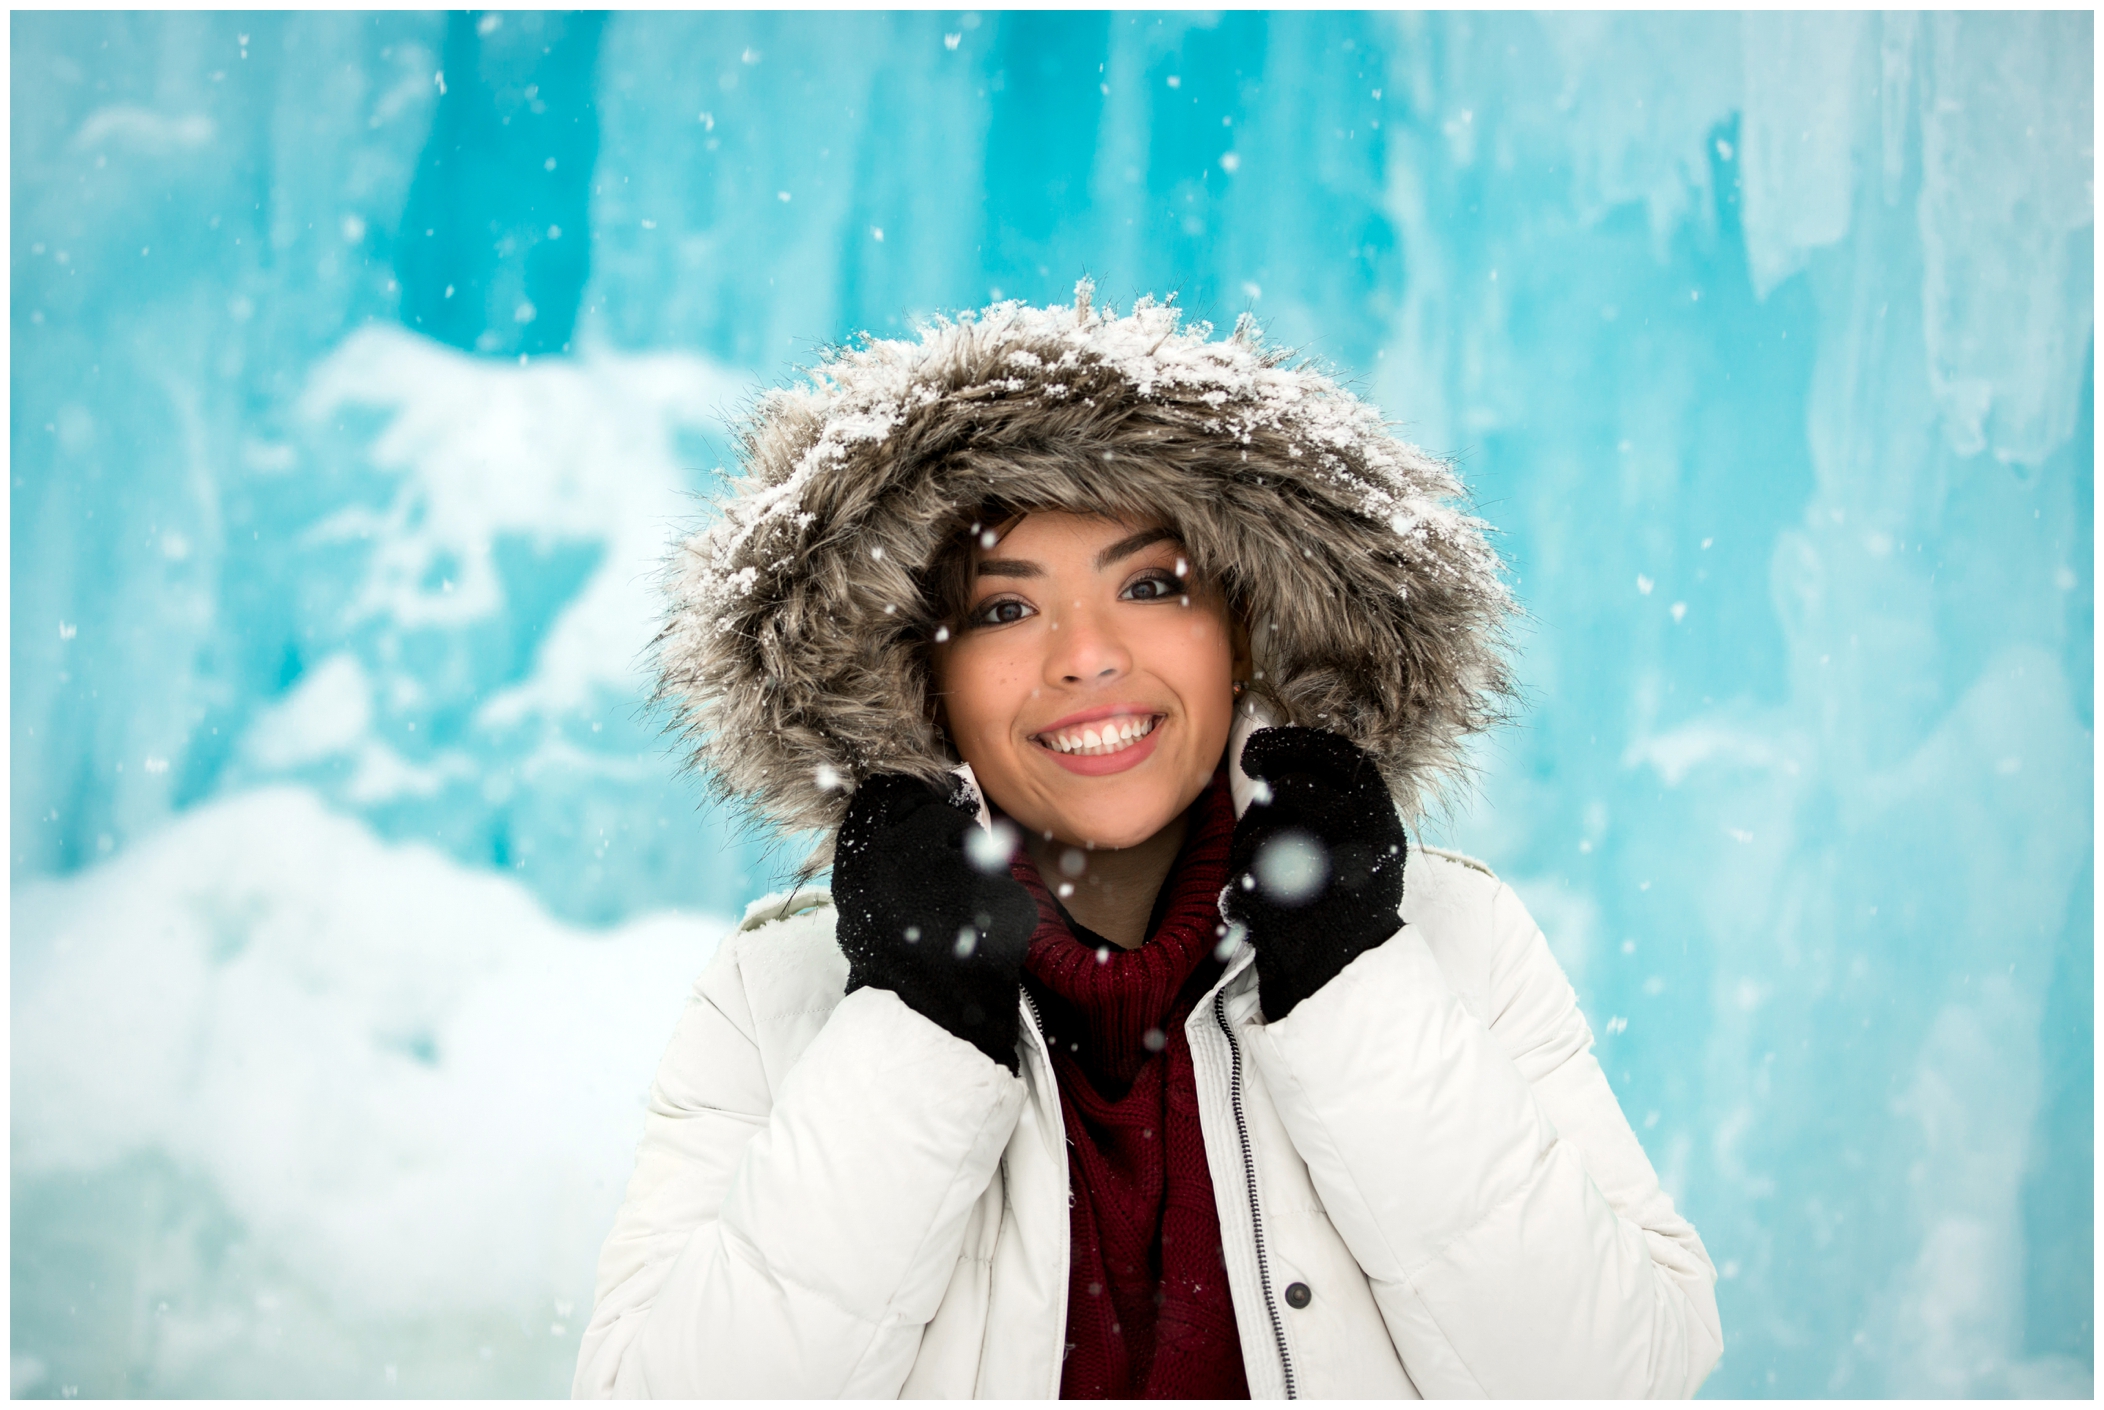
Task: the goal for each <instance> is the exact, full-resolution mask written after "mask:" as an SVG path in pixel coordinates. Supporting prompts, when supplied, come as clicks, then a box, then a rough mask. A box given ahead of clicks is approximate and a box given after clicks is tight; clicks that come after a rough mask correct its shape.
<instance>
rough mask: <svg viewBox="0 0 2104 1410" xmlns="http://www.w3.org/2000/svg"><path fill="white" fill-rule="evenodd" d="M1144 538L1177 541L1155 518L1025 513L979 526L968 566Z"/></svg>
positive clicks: (1148, 542) (1089, 549)
mask: <svg viewBox="0 0 2104 1410" xmlns="http://www.w3.org/2000/svg"><path fill="white" fill-rule="evenodd" d="M1142 536H1145V539H1146V544H1143V545H1135V546H1134V549H1133V551H1137V548H1138V547H1143V546H1148V545H1151V544H1153V543H1157V542H1170V543H1174V542H1176V541H1177V535H1176V531H1175V529H1174V528H1172V527H1171V526H1169V525H1168V524H1165V523H1163V522H1162V521H1161V520H1160V519H1155V518H1137V517H1135V518H1126V517H1114V516H1111V515H1106V514H1077V513H1074V512H1072V511H1070V510H1063V509H1048V510H1025V511H1023V512H1021V513H1018V514H1012V515H1010V516H1009V517H1008V518H1006V519H1004V520H1002V521H1001V522H1000V523H997V524H987V525H985V526H983V527H982V528H981V529H980V531H979V533H978V534H977V536H976V537H975V538H974V539H973V541H972V563H973V566H974V568H975V569H976V567H977V565H978V564H979V563H980V562H982V561H983V560H985V559H988V558H1011V557H1014V556H1016V555H1017V554H1020V553H1028V552H1031V551H1032V550H1036V549H1053V550H1057V549H1061V548H1067V549H1075V550H1080V551H1083V552H1093V551H1096V550H1099V549H1103V548H1108V547H1110V546H1111V545H1114V544H1118V543H1120V542H1121V541H1124V540H1129V539H1137V538H1140V537H1142Z"/></svg>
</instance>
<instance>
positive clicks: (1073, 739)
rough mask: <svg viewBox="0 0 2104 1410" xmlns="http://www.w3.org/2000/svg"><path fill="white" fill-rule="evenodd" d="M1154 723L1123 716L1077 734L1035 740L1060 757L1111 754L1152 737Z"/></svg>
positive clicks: (1051, 735) (1147, 718)
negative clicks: (1064, 755) (1062, 755)
mask: <svg viewBox="0 0 2104 1410" xmlns="http://www.w3.org/2000/svg"><path fill="white" fill-rule="evenodd" d="M1156 722H1157V720H1156V717H1155V716H1153V715H1148V716H1144V717H1141V718H1133V717H1131V716H1127V717H1125V718H1123V719H1119V720H1113V721H1109V722H1106V723H1104V724H1101V725H1090V726H1085V727H1083V728H1082V729H1081V730H1079V731H1072V730H1069V731H1066V732H1063V733H1060V734H1042V735H1039V736H1038V739H1039V741H1040V742H1041V743H1043V744H1044V745H1045V746H1046V747H1047V748H1049V749H1052V750H1055V751H1057V752H1058V753H1061V754H1113V753H1116V752H1117V751H1118V750H1120V749H1123V748H1124V747H1125V746H1127V745H1128V744H1131V743H1132V742H1133V741H1134V740H1136V739H1143V738H1145V737H1146V736H1147V735H1150V734H1152V733H1153V732H1154V726H1155V724H1156Z"/></svg>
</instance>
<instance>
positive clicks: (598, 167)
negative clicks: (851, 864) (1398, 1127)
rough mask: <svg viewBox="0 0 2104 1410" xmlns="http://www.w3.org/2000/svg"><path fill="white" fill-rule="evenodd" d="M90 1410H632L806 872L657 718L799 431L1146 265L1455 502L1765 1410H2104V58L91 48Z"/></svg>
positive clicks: (507, 46) (855, 33) (739, 18)
mask: <svg viewBox="0 0 2104 1410" xmlns="http://www.w3.org/2000/svg"><path fill="white" fill-rule="evenodd" d="M11 33H12V45H13V47H12V60H11V62H12V73H11V78H12V94H13V96H12V123H13V145H12V152H11V156H12V160H13V187H12V195H13V223H12V244H11V248H10V259H11V270H12V277H13V301H12V305H11V310H10V315H11V320H12V322H11V328H12V337H13V343H12V350H13V359H12V363H11V371H10V377H11V392H12V418H11V422H10V427H9V433H10V449H11V454H12V464H13V470H12V481H11V486H12V497H11V506H12V521H11V522H12V532H11V551H12V569H11V582H10V585H11V592H12V597H11V604H12V605H11V614H12V615H11V626H12V630H13V637H12V642H13V645H12V668H13V669H12V676H11V681H12V684H11V696H10V701H11V707H12V708H11V726H10V728H11V731H12V733H11V768H12V780H11V782H12V788H11V797H10V807H11V814H10V816H11V823H12V828H11V839H12V855H11V873H10V875H11V878H12V882H13V903H12V919H13V922H14V946H13V958H12V978H13V996H14V997H13V1008H12V1019H13V1031H14V1038H13V1071H14V1074H15V1075H14V1082H13V1094H12V1095H13V1126H12V1146H11V1153H12V1160H11V1168H12V1173H13V1241H12V1260H13V1261H12V1269H11V1276H12V1304H11V1306H12V1314H11V1316H12V1326H11V1332H12V1344H13V1366H12V1385H13V1387H14V1388H15V1389H16V1391H17V1392H18V1393H20V1394H27V1395H52V1396H56V1395H63V1394H67V1393H69V1392H74V1393H79V1394H85V1395H116V1394H214V1395H230V1394H373V1395H381V1394H392V1393H403V1394H477V1393H482V1394H487V1393H504V1394H554V1393H559V1392H561V1391H562V1390H563V1389H564V1388H565V1387H566V1385H567V1377H568V1369H569V1365H570V1363H571V1361H572V1360H573V1359H574V1355H575V1348H576V1335H577V1332H578V1330H579V1326H580V1323H581V1318H582V1316H583V1309H584V1308H585V1307H587V1306H588V1304H589V1298H590V1262H591V1258H592V1256H593V1253H594V1250H595V1248H596V1244H597V1240H598V1239H599V1237H600V1236H601V1235H602V1234H603V1232H604V1229H605V1227H606V1224H607V1222H608V1220H609V1219H610V1217H611V1211H612V1207H613V1202H614V1201H615V1200H616V1199H617V1198H618V1193H619V1186H620V1182H621V1180H622V1179H623V1178H625V1173H626V1164H627V1160H628V1154H629V1149H630V1145H631V1143H632V1141H633V1139H634V1134H635V1129H636V1126H637V1122H638V1120H639V1118H638V1116H637V1113H636V1109H635V1092H636V1091H637V1090H639V1089H640V1088H641V1086H642V1084H643V1083H644V1082H645V1081H646V1080H647V1077H648V1072H649V1068H650V1063H651V1061H652V1060H653V1058H654V1055H655V1052H656V1050H657V1049H658V1048H659V1047H660V1046H661V1044H662V1042H663V1038H664V1035H665V1034H666V1033H668V1032H669V1030H670V1025H671V1021H672V1016H673V1014H674V1013H675V1012H676V1009H677V1005H678V1001H679V989H680V986H681V985H682V984H683V982H684V977H685V976H687V975H689V974H691V973H692V972H693V971H694V970H695V969H697V968H698V967H699V964H700V962H701V961H702V960H703V959H705V957H706V954H707V949H708V946H709V945H710V944H712V943H713V937H714V935H715V934H716V933H717V931H718V929H719V928H720V922H719V921H717V920H715V919H713V917H720V916H723V915H730V914H735V911H736V908H737V907H738V906H739V905H741V904H742V903H743V902H744V901H745V900H747V899H749V898H751V897H752V896H755V895H757V894H759V893H760V892H762V891H764V890H766V889H768V887H769V886H770V885H771V884H772V881H773V879H774V878H775V876H776V875H777V872H778V869H779V867H778V864H779V863H780V862H781V861H782V860H783V858H782V857H780V856H779V855H770V853H769V850H768V847H767V844H766V842H765V840H764V839H759V838H753V837H748V836H745V835H743V834H740V833H739V832H738V831H737V830H736V828H735V824H734V820H733V819H729V818H726V817H723V816H720V815H715V814H710V813H706V812H697V810H696V804H697V801H698V791H697V790H696V789H695V788H694V787H693V785H692V784H691V783H690V782H689V781H687V780H684V779H682V778H680V777H679V776H678V775H677V773H676V771H675V762H676V761H675V760H674V759H673V758H672V757H671V756H670V755H668V754H667V753H666V752H665V750H664V748H663V746H662V744H661V743H660V741H659V740H658V739H657V737H656V734H655V729H656V724H657V721H656V719H655V717H653V716H652V715H651V714H650V713H649V712H648V710H647V709H646V708H645V707H644V703H643V701H644V694H645V690H646V686H645V682H644V680H643V677H642V675H641V674H640V670H639V661H640V653H641V651H642V649H643V648H644V646H645V645H646V643H647V641H648V639H649V631H650V626H649V616H650V606H651V602H650V596H649V591H648V574H649V571H650V565H651V563H652V561H653V560H654V558H655V557H656V555H657V554H658V553H659V552H661V550H662V547H663V545H664V543H665V542H666V540H667V538H668V537H669V535H670V534H671V533H672V532H674V531H675V530H676V529H677V528H678V527H679V526H681V525H683V524H686V523H690V522H692V520H693V519H694V517H695V516H696V515H697V514H700V513H702V512H705V511H704V510H703V508H702V506H701V503H700V501H699V500H697V498H696V495H697V494H699V493H703V492H706V491H707V490H708V489H709V488H710V487H711V486H712V485H713V484H714V483H715V481H716V475H717V471H718V468H719V467H720V466H722V465H723V464H724V463H725V459H726V450H725V446H726V437H725V435H724V431H723V419H724V417H725V416H726V415H727V414H734V413H735V412H736V410H737V409H738V407H739V406H740V405H742V403H743V400H744V399H745V398H746V397H747V396H748V395H749V394H750V392H751V390H752V389H753V388H754V387H756V386H758V385H761V384H764V383H766V382H770V381H774V380H776V379H779V378H781V377H783V376H784V375H786V373H787V371H788V369H789V368H790V367H791V365H792V364H794V363H796V362H799V361H803V360H807V359H808V358H809V357H810V356H811V355H812V353H813V351H814V350H815V349H816V348H817V347H818V346H819V345H821V344H823V343H826V342H829V341H832V340H836V339H840V338H843V337H846V336H848V335H849V334H851V333H852V332H854V331H856V330H859V329H871V330H874V331H877V332H879V333H888V332H901V331H904V330H906V329H907V328H909V327H910V326H911V324H912V323H913V322H914V320H916V319H918V318H920V317H923V316H925V315H927V314H930V313H934V312H938V311H943V310H949V309H955V308H959V307H965V306H972V305H977V304H980V303H984V302H986V301H987V300H989V299H992V298H997V297H1021V298H1028V299H1032V300H1039V301H1044V300H1058V299H1065V298H1067V297H1070V295H1071V290H1072V287H1073V284H1074V281H1075V280H1076V278H1077V277H1079V276H1080V275H1082V274H1084V273H1086V274H1090V275H1093V276H1094V277H1095V279H1096V280H1097V283H1098V285H1099V288H1100V289H1101V290H1102V293H1103V295H1104V296H1105V297H1108V298H1109V299H1111V300H1112V301H1114V302H1115V303H1117V304H1119V305H1121V306H1122V305H1123V304H1125V303H1127V302H1129V301H1130V299H1131V297H1132V296H1133V295H1135V294H1137V293H1141V292H1155V293H1158V294H1166V293H1170V292H1174V293H1175V294H1176V295H1177V296H1178V301H1179V303H1180V304H1182V305H1183V306H1184V307H1185V308H1187V309H1189V310H1190V311H1191V312H1192V314H1193V315H1194V316H1201V317H1206V318H1210V319H1212V320H1214V321H1215V322H1216V323H1222V324H1224V323H1225V322H1227V321H1230V320H1231V319H1232V318H1233V317H1234V315H1236V314H1237V313H1239V312H1240V311H1242V310H1244V309H1248V310H1252V311H1254V312H1255V313H1256V314H1257V316H1258V317H1259V318H1260V319H1261V320H1262V322H1263V324H1264V325H1265V327H1266V328H1267V330H1268V331H1269V333H1270V334H1271V335H1272V336H1273V337H1274V338H1276V339H1278V340H1281V341H1284V342H1287V343H1291V344H1294V345H1296V346H1299V347H1301V348H1303V349H1305V350H1306V351H1307V352H1308V353H1310V354H1311V355H1314V356H1316V357H1319V358H1322V359H1324V360H1326V361H1328V362H1330V363H1332V364H1333V365H1335V366H1336V367H1338V368H1339V369H1340V370H1341V371H1343V372H1344V373H1345V374H1346V375H1348V376H1349V377H1351V378H1352V379H1354V381H1355V382H1356V384H1357V385H1359V386H1360V387H1361V388H1363V389H1364V390H1365V391H1366V393H1367V394H1369V395H1370V396H1372V397H1373V398H1375V399H1376V400H1377V401H1378V402H1379V403H1380V404H1381V405H1382V406H1383V407H1384V408H1385V409H1386V411H1387V412H1388V414H1389V415H1390V416H1392V417H1393V418H1394V419H1395V420H1396V421H1398V422H1399V423H1400V424H1401V425H1402V427H1403V429H1404V431H1405V433H1406V434H1408V435H1409V436H1410V437H1411V438H1413V439H1415V440H1417V441H1418V442H1420V443H1421V444H1423V445H1425V446H1427V447H1428V448H1430V449H1432V450H1434V451H1437V452H1440V453H1443V454H1447V455H1451V456H1453V457H1455V458H1456V459H1457V460H1458V461H1459V463H1460V465H1461V467H1462V469H1463V472H1464V474H1465V476H1466V478H1467V479H1468V480H1469V482H1470V484H1471V485H1472V487H1473V489H1474V492H1475V494H1476V496H1477V499H1478V503H1479V507H1480V510H1481V512H1482V513H1483V514H1484V515H1485V517H1487V518H1489V519H1490V520H1492V521H1493V522H1495V523H1496V524H1497V525H1498V526H1499V528H1500V529H1501V531H1502V544H1503V547H1504V549H1505V551H1506V552H1507V554H1508V556H1509V559H1510V562H1511V566H1512V573H1513V579H1514V582H1515V585H1516V588H1517V591H1518V593H1519V595H1520V597H1521V599H1522V600H1523V601H1524V603H1525V605H1526V607H1527V610H1528V613H1529V620H1528V623H1527V625H1526V628H1525V630H1524V631H1523V633H1522V637H1521V643H1520V646H1521V655H1520V658H1519V673H1520V676H1521V678H1522V680H1523V681H1524V683H1525V686H1526V690H1527V697H1528V704H1529V708H1528V711H1527V713H1526V715H1525V717H1524V718H1523V719H1522V721H1521V722H1520V723H1519V724H1518V725H1517V726H1516V727H1514V728H1512V729H1510V730H1508V731H1506V732H1505V733H1504V734H1502V735H1500V736H1498V737H1497V738H1495V739H1492V740H1490V741H1487V742H1486V743H1485V746H1484V747H1483V749H1482V750H1481V752H1480V763H1481V767H1482V779H1481V788H1480V789H1479V791H1478V793H1477V795H1476V797H1475V799H1474V801H1473V802H1472V803H1471V804H1470V805H1468V806H1467V807H1465V808H1462V809H1460V810H1457V812H1456V813H1455V814H1454V815H1452V816H1450V817H1447V818H1443V819H1441V820H1440V821H1439V822H1438V824H1437V825H1436V826H1435V827H1433V828H1432V829H1431V832H1432V834H1433V836H1432V840H1434V841H1439V842H1444V843H1447V844H1450V845H1455V846H1460V847H1462V848H1465V849H1467V850H1469V851H1471V852H1473V853H1476V854H1478V855H1481V856H1483V857H1485V858H1486V859H1487V860H1489V862H1490V863H1491V864H1492V865H1493V866H1495V867H1496V868H1497V869H1498V870H1499V872H1500V873H1501V874H1502V875H1504V876H1505V877H1507V878H1508V879H1509V880H1511V881H1512V882H1513V884H1514V885H1515V886H1516V887H1517V888H1518V890H1519V892H1520V894H1521V895H1522V896H1523V897H1524V898H1525V899H1526V901H1527V902H1528V904H1529V906H1530V907H1531V908H1532V909H1533V911H1534V912H1535V914H1536V916H1537V918H1538V919H1540V920H1541V921H1542V923H1543V925H1544V927H1545V928H1546V929H1547V931H1548V933H1549V935H1550V937H1551V941H1552V944H1553V945H1554V946H1555V948H1556V951H1557V953H1558V955H1559V957H1560V958H1561V959H1562V961H1563V963H1564V965H1565V968H1566V969H1567V970H1568V971H1569V973H1570V974H1571V976H1572V978H1573V980H1574V982H1575V983H1576V985H1577V987H1578V990H1579V993H1580V996H1581V999H1582V1001H1583V1003H1584V1005H1585V1008H1586V1011H1587V1013H1588V1014H1589V1016H1590V1017H1591V1019H1592V1023H1593V1027H1594V1029H1595V1032H1596V1034H1597V1035H1598V1039H1599V1051H1600V1053H1601V1055H1602V1058H1603V1061H1604V1063H1605V1065H1606V1067H1607V1070H1608V1072H1609V1074H1610V1077H1611V1078H1612V1080H1613V1081H1614V1082H1615V1084H1616V1087H1617V1091H1618V1093H1619V1095H1620V1096H1621V1099H1622V1102H1623V1105H1624V1107H1625V1109H1626V1110H1627V1111H1628V1113H1629V1115H1630V1117H1631V1120H1632V1122H1633V1123H1634V1124H1635V1125H1636V1127H1637V1129H1638V1131H1639V1134H1640V1135H1641V1136H1642V1138H1643V1140H1644V1142H1645V1144H1646V1147H1647V1149H1648V1150H1649V1152H1650V1154H1651V1157H1652V1160H1653V1162H1654V1163H1655V1164H1656V1165H1657V1166H1658V1168H1659V1170H1660V1172H1661V1175H1662V1176H1663V1178H1664V1180H1665V1182H1666V1184H1667V1186H1668V1188H1669V1189H1670V1190H1671V1191H1672V1193H1673V1194H1674V1196H1675V1198H1676V1199H1677V1200H1678V1201H1679V1202H1680V1204H1681V1206H1682V1208H1683V1209H1685V1210H1686V1211H1687V1212H1688V1213H1689V1215H1690V1216H1691V1217H1692V1218H1693V1220H1694V1221H1695V1223H1696V1224H1697V1226H1698V1227H1699V1228H1700V1229H1701V1231H1702V1233H1703V1235H1704V1237H1705V1239H1706V1240H1707V1242H1708V1245H1709V1248H1710V1251H1711V1253H1712V1255H1713V1257H1714V1258H1715V1260H1716V1263H1717V1265H1718V1267H1719V1269H1720V1275H1721V1276H1720V1282H1719V1285H1718V1298H1719V1303H1720V1306H1721V1309H1722V1313H1723V1318H1724V1325H1725V1330H1726V1336H1727V1340H1728V1347H1727V1350H1726V1353H1725V1357H1724V1360H1723V1363H1722V1365H1721V1366H1720V1367H1719V1369H1718V1370H1717V1372H1716V1373H1715V1374H1714V1375H1713V1377H1712V1378H1711V1380H1710V1382H1709V1385H1708V1387H1707V1388H1706V1393H1708V1394H1712V1395H1728V1396H1760V1395H1781V1396H1807V1395H1843V1396H1889V1395H2011V1394H2015V1395H2052V1394H2073V1395H2087V1394H2089V1393H2090V1392H2091V1390H2092V1387H2093V1380H2092V1361H2093V1350H2094V1332H2093V1323H2092V1318H2093V1308H2094V1296H2093V1286H2092V1257H2093V1252H2092V1251H2093V1210H2092V1202H2091V1189H2092V1184H2093V1178H2094V1161H2093V1136H2092V1124H2091V1108H2092V1088H2091V1077H2090V1074H2091V1071H2092V1066H2093V1059H2092V1032H2093V1030H2092V1013H2093V977H2092V975H2093V970H2092V943H2093V929H2092V923H2091V917H2092V914H2093V890H2094V874H2093V868H2092V861H2091V859H2092V855H2093V844H2094V836H2093V798H2092V768H2093V749H2094V744H2093V737H2092V730H2093V695H2092V690H2091V683H2092V679H2093V656H2092V643H2093V601H2094V599H2093V582H2094V580H2093V574H2092V562H2093V552H2094V550H2093V542H2092V537H2091V529H2092V523H2093V518H2094V506H2093V494H2092V490H2093V479H2092V476H2093V466H2094V460H2093V446H2094V398H2093V382H2094V361H2093V358H2094V353H2093V340H2092V315H2091V310H2092V288H2091V268H2092V238H2093V237H2092V232H2093V176H2094V154H2093V150H2092V147H2091V132H2092V110H2093V94H2092V90H2091V73H2092V58H2093V30H2092V20H2091V17H2090V16H2088V15H2087V14H2080V13H2055V14H2044V15H2040V14H2015V13H2011V14H1978V15H1975V14H1962V15H1961V14H1951V13H1939V14H1927V15H1915V14H1907V13H1892V14H1885V15H1844V14H1835V15H1784V14H1758V15H1749V16H1744V17H1741V16H1737V15H1729V14H1699V15H1664V14H1657V15H1615V16H1596V15H1583V14H1557V15H1544V16H1535V15H1527V14H1494V15H1403V16H1393V15H1355V14H1327V15H1299V14H1293V15H1269V14H1262V13H1248V12H1237V13H1232V14H1223V15H1218V16H1201V15H1174V16H1152V15H1090V14H1044V13H1034V14H1013V15H1003V14H993V13H981V14H972V13H956V12H940V13H929V14H917V15H885V14H846V15H738V14H707V15H675V14H645V15H625V14H616V15H612V16H608V17H602V16H573V15H564V14H514V13H498V12H475V13H462V14H455V15H452V16H442V15H396V14H356V15H348V14H299V15H276V14H238V15H194V14H193V15H183V14H135V15H91V14H22V15H17V16H15V17H14V18H13V19H12V21H11Z"/></svg>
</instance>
